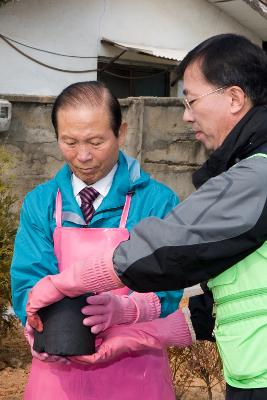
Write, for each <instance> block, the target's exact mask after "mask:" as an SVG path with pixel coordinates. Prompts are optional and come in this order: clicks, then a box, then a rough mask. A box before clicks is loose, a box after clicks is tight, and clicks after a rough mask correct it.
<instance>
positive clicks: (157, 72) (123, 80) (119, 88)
mask: <svg viewBox="0 0 267 400" xmlns="http://www.w3.org/2000/svg"><path fill="white" fill-rule="evenodd" d="M107 65H108V62H99V63H98V70H101V69H102V68H105V67H107ZM97 79H98V80H99V81H101V82H103V83H105V85H106V86H107V87H108V88H109V89H110V90H111V91H112V92H113V93H114V95H115V96H116V97H118V98H125V97H131V96H158V97H167V96H169V95H170V72H169V70H168V66H167V65H166V66H161V65H159V66H144V65H141V66H137V65H125V64H111V65H109V66H108V67H107V69H106V70H104V71H102V72H98V76H97Z"/></svg>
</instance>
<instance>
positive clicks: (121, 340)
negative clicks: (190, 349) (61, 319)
mask: <svg viewBox="0 0 267 400" xmlns="http://www.w3.org/2000/svg"><path fill="white" fill-rule="evenodd" d="M97 337H98V339H101V340H102V342H101V344H100V346H99V347H98V349H97V352H96V353H95V354H93V355H90V356H75V357H69V359H70V360H72V361H74V362H78V363H83V364H101V363H106V362H109V361H113V360H115V359H118V358H119V357H121V356H125V355H127V354H129V355H130V354H133V353H135V352H140V351H147V350H151V349H162V348H164V347H167V346H179V347H185V346H189V345H191V344H192V336H191V333H190V330H189V328H188V325H187V322H186V319H185V316H184V314H183V311H182V310H178V311H176V312H175V313H173V314H171V315H169V316H168V317H167V318H159V319H156V320H154V321H150V322H141V323H137V324H134V325H130V326H125V325H120V326H114V327H112V328H109V329H107V330H106V331H104V332H101V333H100V334H99V335H98V336H97Z"/></svg>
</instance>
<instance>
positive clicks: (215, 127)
mask: <svg viewBox="0 0 267 400" xmlns="http://www.w3.org/2000/svg"><path fill="white" fill-rule="evenodd" d="M216 89H217V87H215V86H213V85H212V84H211V83H209V82H207V81H206V80H205V78H204V76H203V75H202V73H201V70H200V67H199V64H198V63H197V62H194V63H192V64H191V65H189V66H188V67H187V68H186V70H185V73H184V94H185V97H186V98H187V100H188V101H189V103H190V101H191V100H194V99H195V98H196V97H199V96H202V95H203V94H206V93H209V92H212V91H213V90H216ZM183 120H184V121H186V122H190V123H192V129H193V131H194V133H195V137H196V139H197V140H199V141H200V142H202V143H203V145H204V146H205V147H206V149H207V150H212V151H214V150H216V149H217V148H218V147H219V146H221V144H222V143H223V141H224V139H225V138H226V136H228V134H229V133H230V131H231V130H232V128H233V126H234V123H233V120H232V115H231V104H230V98H229V96H227V94H226V91H224V90H219V91H217V92H214V93H211V94H209V95H207V96H203V97H200V98H198V99H197V100H196V101H194V102H193V103H192V104H191V106H190V109H188V108H185V111H184V115H183Z"/></svg>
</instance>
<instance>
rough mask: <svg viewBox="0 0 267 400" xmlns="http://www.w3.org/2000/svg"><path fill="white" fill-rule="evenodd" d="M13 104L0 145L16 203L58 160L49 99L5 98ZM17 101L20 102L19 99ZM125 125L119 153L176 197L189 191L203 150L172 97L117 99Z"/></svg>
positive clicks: (57, 165) (58, 164)
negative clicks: (8, 159)
mask: <svg viewBox="0 0 267 400" xmlns="http://www.w3.org/2000/svg"><path fill="white" fill-rule="evenodd" d="M8 99H9V100H10V101H12V104H13V111H12V121H11V126H10V129H9V131H7V132H2V133H0V145H1V144H2V145H5V147H6V149H7V150H8V151H9V152H10V153H12V155H13V158H14V167H13V169H12V170H10V171H9V173H10V175H13V176H14V177H15V181H14V190H15V192H16V193H17V194H18V197H19V199H20V200H21V199H22V198H23V197H24V195H25V194H26V193H27V192H28V191H29V190H31V189H32V188H33V187H34V186H36V185H37V184H38V183H41V182H43V181H45V180H47V179H49V178H50V177H52V176H53V175H54V174H55V172H56V171H57V170H58V169H59V168H60V167H61V165H62V163H63V160H62V157H61V155H60V153H59V151H58V148H57V142H56V139H55V135H54V132H53V128H52V125H51V123H50V113H51V107H52V103H51V101H52V99H51V98H47V99H46V98H33V97H30V98H25V97H24V98H23V99H22V98H19V97H8ZM22 100H23V101H22ZM121 106H122V112H123V118H124V120H125V121H127V122H128V136H127V141H126V145H125V148H124V150H125V151H126V152H127V153H128V154H129V155H131V156H133V157H137V158H138V159H139V160H140V162H141V165H142V167H143V168H144V169H145V170H146V171H147V172H149V173H151V174H152V176H153V177H155V178H156V179H158V180H160V181H162V182H164V183H166V184H167V185H169V186H170V187H172V188H173V189H174V190H175V191H176V192H177V193H178V195H179V196H180V197H181V198H184V197H185V196H187V195H188V194H189V193H191V192H192V190H193V187H192V184H191V174H192V172H193V171H194V170H195V169H196V168H197V167H198V166H199V165H200V164H201V163H202V162H203V161H204V160H205V152H204V150H203V148H202V147H201V146H200V145H199V143H197V142H196V141H195V140H194V137H193V134H192V133H191V132H190V131H189V130H188V128H187V127H186V126H185V125H184V124H183V122H182V111H183V107H182V104H181V102H180V100H179V99H177V98H161V99H160V98H153V97H147V98H146V97H143V98H128V99H125V100H121Z"/></svg>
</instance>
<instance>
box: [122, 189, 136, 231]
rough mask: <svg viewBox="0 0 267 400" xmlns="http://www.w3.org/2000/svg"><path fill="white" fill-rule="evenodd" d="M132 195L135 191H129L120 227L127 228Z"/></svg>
mask: <svg viewBox="0 0 267 400" xmlns="http://www.w3.org/2000/svg"><path fill="white" fill-rule="evenodd" d="M132 195H133V193H131V192H130V193H127V195H126V200H125V204H124V207H123V210H122V214H121V220H120V228H125V226H126V222H127V218H128V214H129V210H130V205H131V199H132Z"/></svg>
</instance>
